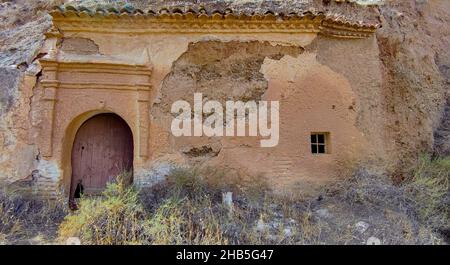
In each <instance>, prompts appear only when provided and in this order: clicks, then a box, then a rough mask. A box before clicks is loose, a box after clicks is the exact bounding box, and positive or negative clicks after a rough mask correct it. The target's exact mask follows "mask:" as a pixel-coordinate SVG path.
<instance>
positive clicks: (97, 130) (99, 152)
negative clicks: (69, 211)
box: [70, 114, 133, 201]
mask: <svg viewBox="0 0 450 265" xmlns="http://www.w3.org/2000/svg"><path fill="white" fill-rule="evenodd" d="M132 171H133V135H132V133H131V130H130V128H129V127H128V125H127V123H126V122H125V121H124V120H123V119H122V118H120V117H119V116H118V115H115V114H100V115H97V116H94V117H93V118H91V119H89V120H87V121H86V122H85V123H83V125H81V127H80V128H79V129H78V132H77V134H76V137H75V141H74V144H73V148H72V181H71V187H70V200H71V201H72V200H73V199H74V198H78V197H79V196H80V194H86V195H98V194H100V193H101V192H102V191H103V190H104V189H105V187H106V184H107V183H108V182H111V181H113V180H114V179H115V177H116V176H118V175H119V174H121V173H123V172H130V173H131V172H132Z"/></svg>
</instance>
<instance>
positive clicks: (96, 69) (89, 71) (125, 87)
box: [40, 56, 152, 157]
mask: <svg viewBox="0 0 450 265" xmlns="http://www.w3.org/2000/svg"><path fill="white" fill-rule="evenodd" d="M40 63H41V65H42V67H43V78H42V81H41V85H42V87H43V91H44V93H43V94H44V96H43V98H42V100H41V101H42V102H41V104H42V109H43V124H42V132H43V133H42V136H43V137H42V138H43V139H41V141H42V142H41V146H42V154H43V156H44V157H52V156H53V131H54V129H55V128H54V124H53V123H54V122H53V121H54V118H55V115H58V114H57V113H55V111H54V110H55V104H56V103H57V101H58V99H59V95H58V91H59V90H61V89H71V90H74V89H75V90H79V91H83V90H86V89H91V90H92V89H94V90H96V91H104V92H101V93H109V91H112V90H119V91H122V92H124V93H126V96H127V97H130V98H135V102H136V106H137V107H136V110H135V111H136V113H135V114H134V115H133V117H136V121H135V122H133V123H134V124H137V127H138V129H137V134H138V135H135V137H136V140H135V143H137V144H138V146H139V149H138V150H139V156H141V157H147V156H148V150H147V149H148V133H149V129H148V126H149V108H150V105H149V104H150V101H149V97H150V90H151V87H152V86H151V84H150V77H151V74H152V69H151V66H148V65H137V64H128V63H124V62H112V61H111V60H99V59H97V60H96V59H93V57H92V56H89V57H87V58H86V59H85V60H80V61H73V60H67V61H64V60H61V59H46V58H43V59H41V60H40ZM81 93H83V92H81ZM86 93H89V92H86ZM95 107H97V106H92V108H95Z"/></svg>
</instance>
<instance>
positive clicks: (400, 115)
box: [377, 0, 450, 165]
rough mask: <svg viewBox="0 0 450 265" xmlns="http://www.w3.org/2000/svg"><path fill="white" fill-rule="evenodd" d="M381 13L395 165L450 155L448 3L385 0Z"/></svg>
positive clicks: (388, 118) (388, 119)
mask: <svg viewBox="0 0 450 265" xmlns="http://www.w3.org/2000/svg"><path fill="white" fill-rule="evenodd" d="M379 10H380V15H381V20H382V24H383V27H382V28H381V29H380V30H379V31H378V34H377V39H378V43H379V47H380V51H381V52H380V60H381V61H382V63H383V71H384V77H383V82H384V85H383V87H384V93H385V104H386V111H387V116H386V126H387V132H388V133H389V137H391V140H392V143H393V147H394V148H395V149H397V150H395V154H396V158H395V159H394V161H402V162H404V163H406V165H407V164H408V163H407V162H411V161H410V160H411V159H415V157H416V155H417V152H420V151H429V152H431V151H432V149H433V147H435V148H436V151H437V152H438V153H440V154H446V153H447V154H448V142H449V140H450V139H449V138H448V137H449V136H448V118H449V116H448V113H447V114H446V115H444V113H445V111H444V110H445V109H446V107H445V105H446V102H447V105H448V96H449V94H448V93H449V81H450V79H449V78H450V75H449V74H450V72H449V65H450V51H449V49H448V47H450V27H449V26H448V24H449V22H450V3H449V2H448V1H442V0H431V1H418V0H416V1H387V3H386V4H385V5H382V6H380V7H379ZM447 109H448V106H447ZM446 124H447V125H446ZM433 132H435V134H434V137H433ZM435 139H436V141H435Z"/></svg>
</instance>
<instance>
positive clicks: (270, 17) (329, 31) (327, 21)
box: [50, 6, 379, 38]
mask: <svg viewBox="0 0 450 265" xmlns="http://www.w3.org/2000/svg"><path fill="white" fill-rule="evenodd" d="M50 14H51V15H52V17H53V21H54V24H55V26H56V27H57V28H59V29H60V30H62V31H63V32H96V33H117V34H150V33H235V34H239V33H320V34H324V35H328V36H333V37H342V38H367V37H370V36H371V35H372V34H373V33H374V32H375V31H376V29H377V28H378V27H379V25H378V24H374V23H366V22H363V21H353V20H349V19H346V18H345V17H342V16H337V15H334V14H333V15H326V14H324V13H323V12H318V11H314V12H312V11H305V12H303V13H291V14H288V15H285V14H275V13H273V12H271V11H268V12H266V13H264V14H252V15H248V14H245V13H240V14H234V13H233V11H232V10H225V11H223V12H222V11H210V12H207V11H206V10H202V9H200V10H198V11H194V10H187V11H182V10H180V9H173V10H169V9H165V8H164V9H161V10H159V11H157V12H155V11H153V10H148V11H146V12H144V11H141V10H136V9H133V10H126V9H123V10H120V11H119V10H115V9H109V10H102V9H97V10H95V11H93V10H89V9H86V8H76V7H72V6H67V7H65V8H61V7H58V8H56V9H55V10H53V11H52V12H51V13H50Z"/></svg>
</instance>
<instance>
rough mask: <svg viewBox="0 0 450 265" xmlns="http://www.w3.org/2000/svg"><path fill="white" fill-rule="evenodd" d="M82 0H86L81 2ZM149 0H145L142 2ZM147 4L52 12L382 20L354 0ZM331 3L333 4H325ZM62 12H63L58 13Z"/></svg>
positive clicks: (355, 23)
mask: <svg viewBox="0 0 450 265" xmlns="http://www.w3.org/2000/svg"><path fill="white" fill-rule="evenodd" d="M81 2H82V1H81ZM140 2H145V1H140ZM147 2H148V3H147V4H130V3H128V4H125V5H122V6H120V5H118V4H116V5H105V4H97V5H93V6H92V5H91V6H90V7H86V6H83V5H82V4H79V5H70V4H69V5H63V6H58V7H55V9H54V11H53V12H52V15H54V16H55V15H56V16H59V15H62V16H66V15H68V14H72V15H76V16H81V17H82V16H97V17H98V16H114V15H117V16H158V17H172V18H177V17H178V18H180V17H183V16H194V17H195V16H196V17H199V18H214V19H222V18H227V17H238V18H240V19H286V20H287V19H291V18H303V17H310V18H311V19H313V18H316V17H320V18H321V19H323V21H328V22H330V23H331V22H333V23H334V24H342V25H345V26H350V27H358V28H369V29H375V28H378V27H379V20H378V16H377V14H376V12H374V10H373V7H372V6H360V5H357V4H355V3H353V2H352V1H342V0H341V1H338V0H333V1H323V0H322V1H319V0H308V1H305V0H289V1H280V0H272V1H269V0H262V1H235V2H233V1H224V0H196V1H193V0H191V1H188V0H184V1H173V0H169V1H147ZM324 2H330V3H328V4H327V3H324ZM55 13H59V14H55Z"/></svg>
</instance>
